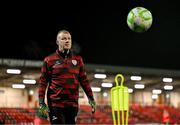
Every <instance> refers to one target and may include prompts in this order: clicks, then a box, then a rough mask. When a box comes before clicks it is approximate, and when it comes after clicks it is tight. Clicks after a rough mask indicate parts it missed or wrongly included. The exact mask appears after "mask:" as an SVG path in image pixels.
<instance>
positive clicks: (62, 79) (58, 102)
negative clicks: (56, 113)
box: [38, 49, 94, 107]
mask: <svg viewBox="0 0 180 125" xmlns="http://www.w3.org/2000/svg"><path fill="white" fill-rule="evenodd" d="M79 86H81V87H82V89H83V90H84V92H85V93H86V95H87V97H88V99H90V100H94V97H93V92H92V89H91V86H90V83H89V80H88V78H87V75H86V71H85V67H84V62H83V59H82V57H81V56H76V55H73V54H72V52H71V51H70V52H69V53H68V54H64V53H63V52H62V51H59V50H58V49H57V50H56V52H55V53H53V54H52V55H50V56H47V57H45V59H44V61H43V66H42V68H41V76H40V79H39V90H38V91H39V99H40V100H44V98H45V93H46V89H47V87H48V89H47V102H48V106H50V107H64V106H73V107H78V98H79Z"/></svg>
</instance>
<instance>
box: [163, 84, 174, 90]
mask: <svg viewBox="0 0 180 125" xmlns="http://www.w3.org/2000/svg"><path fill="white" fill-rule="evenodd" d="M164 89H165V90H172V89H173V86H171V85H165V86H164Z"/></svg>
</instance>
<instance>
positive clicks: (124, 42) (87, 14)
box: [0, 0, 180, 70]
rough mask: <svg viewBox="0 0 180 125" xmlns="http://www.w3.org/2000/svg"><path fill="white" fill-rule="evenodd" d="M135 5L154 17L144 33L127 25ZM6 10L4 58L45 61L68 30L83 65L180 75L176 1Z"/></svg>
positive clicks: (0, 51)
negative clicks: (167, 71)
mask: <svg viewBox="0 0 180 125" xmlns="http://www.w3.org/2000/svg"><path fill="white" fill-rule="evenodd" d="M80 4H81V5H80ZM2 6H3V5H2ZM137 6H142V7H145V8H147V9H148V10H150V11H151V13H152V15H153V24H152V27H151V28H150V30H149V31H147V32H145V33H142V34H139V33H134V32H132V31H131V30H130V29H129V28H128V26H127V23H126V18H127V14H128V12H129V11H130V10H131V9H133V8H134V7H137ZM4 7H5V8H4V9H3V10H2V11H1V13H2V14H1V25H2V26H1V27H2V28H1V32H2V33H1V35H2V37H1V47H0V58H16V59H32V60H42V59H43V58H44V57H45V56H46V55H49V54H51V53H52V52H54V51H55V49H56V48H57V46H56V44H55V39H56V34H57V32H58V31H59V30H61V29H67V30H69V31H70V32H71V33H72V38H73V42H74V43H77V44H78V45H79V46H80V47H81V51H80V53H79V54H80V55H82V56H83V58H84V62H85V63H92V64H108V65H117V66H136V67H147V68H161V69H162V68H163V69H178V70H180V60H179V55H180V32H179V29H180V14H179V13H178V4H177V3H176V2H175V1H170V0H124V1H119V3H117V2H113V1H109V2H101V3H100V2H99V3H97V2H92V1H91V2H87V3H80V2H79V3H71V2H66V3H62V2H59V3H52V2H51V3H45V2H42V3H36V2H24V3H21V5H20V3H11V5H9V4H8V3H7V4H5V5H4Z"/></svg>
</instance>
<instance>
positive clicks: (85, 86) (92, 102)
mask: <svg viewBox="0 0 180 125" xmlns="http://www.w3.org/2000/svg"><path fill="white" fill-rule="evenodd" d="M79 81H80V84H81V86H82V88H83V90H84V92H85V93H86V95H87V97H88V99H89V104H90V105H91V106H92V108H93V111H92V112H93V113H94V112H95V110H96V103H95V100H94V96H93V92H92V89H91V86H90V84H89V80H88V78H87V74H86V71H85V67H84V62H83V59H82V58H80V71H79Z"/></svg>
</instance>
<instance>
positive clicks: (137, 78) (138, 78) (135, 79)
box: [131, 76, 142, 81]
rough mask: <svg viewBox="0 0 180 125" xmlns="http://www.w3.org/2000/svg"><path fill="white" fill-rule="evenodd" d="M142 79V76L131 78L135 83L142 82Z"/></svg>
mask: <svg viewBox="0 0 180 125" xmlns="http://www.w3.org/2000/svg"><path fill="white" fill-rule="evenodd" d="M141 79H142V78H141V76H131V80H133V81H140V80H141Z"/></svg>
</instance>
